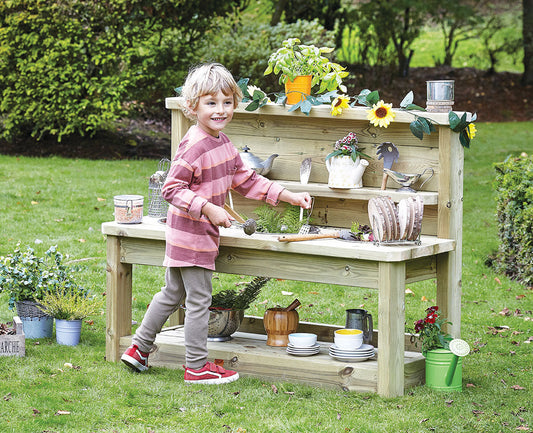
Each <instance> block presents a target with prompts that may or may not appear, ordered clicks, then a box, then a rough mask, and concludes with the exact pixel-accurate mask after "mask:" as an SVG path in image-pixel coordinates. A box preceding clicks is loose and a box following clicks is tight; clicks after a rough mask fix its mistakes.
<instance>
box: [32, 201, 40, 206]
mask: <svg viewBox="0 0 533 433" xmlns="http://www.w3.org/2000/svg"><path fill="white" fill-rule="evenodd" d="M31 204H32V205H34V206H35V205H36V204H39V202H38V201H34V200H32V201H31Z"/></svg>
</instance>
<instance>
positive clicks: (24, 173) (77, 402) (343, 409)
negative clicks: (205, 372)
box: [0, 122, 533, 433]
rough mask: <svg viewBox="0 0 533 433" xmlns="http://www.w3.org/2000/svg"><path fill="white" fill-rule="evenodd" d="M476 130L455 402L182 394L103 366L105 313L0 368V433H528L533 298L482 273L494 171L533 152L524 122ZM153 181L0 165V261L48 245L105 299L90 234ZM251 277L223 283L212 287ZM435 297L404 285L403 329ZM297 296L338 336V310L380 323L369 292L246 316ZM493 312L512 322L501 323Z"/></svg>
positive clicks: (532, 413)
mask: <svg viewBox="0 0 533 433" xmlns="http://www.w3.org/2000/svg"><path fill="white" fill-rule="evenodd" d="M477 128H478V134H477V136H476V138H475V139H474V140H473V142H472V145H471V148H470V149H468V150H466V151H465V185H464V230H463V263H464V265H463V298H462V337H463V338H464V339H465V340H467V341H468V342H469V344H470V346H471V348H472V349H473V350H472V353H471V354H470V355H469V356H467V357H466V358H464V365H463V391H462V392H460V393H459V392H456V393H442V392H435V391H431V390H429V389H427V388H426V387H424V386H421V387H416V388H413V389H411V390H409V391H408V393H407V394H406V395H405V396H403V397H398V398H391V399H387V398H382V397H379V396H377V395H374V394H361V393H355V392H352V393H346V392H343V391H341V390H324V389H315V388H312V387H309V386H303V385H295V384H287V383H282V382H275V383H272V382H265V381H262V380H258V379H250V378H244V379H240V380H238V381H237V382H234V383H232V384H228V385H224V386H219V387H208V386H188V385H185V384H184V382H183V373H182V372H181V371H180V370H170V369H164V368H152V369H151V370H150V371H148V372H147V373H146V374H134V373H131V372H130V371H128V370H127V369H126V368H125V367H124V366H123V365H121V364H114V363H108V362H105V360H104V354H105V317H104V315H102V316H99V317H95V318H94V323H92V324H90V323H87V322H85V323H84V325H83V329H82V336H81V343H80V345H78V346H76V347H64V346H58V345H57V344H56V343H55V341H54V340H53V339H42V340H29V341H27V343H26V357H25V358H21V359H19V358H12V357H3V358H0V419H1V421H0V431H1V432H16V433H24V432H44V431H47V432H93V431H94V432H121V433H122V432H158V433H159V432H176V431H184V432H238V431H240V432H244V431H247V432H318V431H327V432H345V431H352V432H427V431H436V432H500V431H501V432H507V431H509V432H511V431H512V432H514V431H518V430H520V431H533V407H532V405H531V401H533V381H532V375H533V372H532V364H533V356H532V350H531V344H526V343H525V341H526V340H527V339H528V338H529V337H530V336H532V335H533V321H532V320H531V319H532V316H533V313H532V312H531V310H532V309H533V302H532V301H531V300H532V298H533V292H532V291H531V290H530V289H528V288H526V287H524V286H521V285H519V284H518V283H516V282H513V281H510V280H508V279H507V278H505V277H504V276H502V275H497V274H495V273H494V272H493V271H492V270H491V269H488V268H486V267H485V265H484V261H485V258H486V257H487V255H488V254H490V253H491V252H492V251H494V250H495V249H496V247H497V245H498V239H497V226H496V219H495V201H494V192H493V188H492V181H493V178H494V168H493V163H496V162H500V161H502V160H503V159H505V157H506V156H507V155H510V154H512V155H518V154H519V153H520V152H522V151H526V152H528V153H530V152H532V151H533V148H532V145H531V142H532V134H533V122H526V123H501V124H478V125H477ZM156 169H157V161H152V160H144V161H89V160H75V159H62V158H43V159H40V158H16V157H7V156H0V200H1V203H2V211H1V215H2V220H1V221H2V222H1V227H2V230H0V255H4V254H7V253H9V252H10V251H11V250H12V249H13V248H14V247H15V245H16V244H17V243H18V242H21V243H22V245H23V246H25V245H31V246H32V247H34V248H35V249H36V250H37V251H39V252H44V251H45V250H46V249H47V248H48V247H49V246H50V245H55V244H57V245H58V246H59V249H60V250H61V251H63V252H64V253H68V254H69V255H70V256H71V257H70V258H71V259H73V260H79V262H78V264H79V265H81V266H82V271H81V275H80V280H81V281H82V282H83V284H85V285H86V286H88V287H90V288H91V289H92V290H94V291H95V292H96V293H103V292H104V291H105V267H106V260H105V238H104V236H103V235H102V234H101V233H100V224H101V223H102V222H104V221H109V220H112V219H113V200H112V198H113V196H114V195H118V194H126V193H127V194H142V195H144V196H145V197H147V196H148V178H149V176H150V175H151V174H152V173H153V172H154V171H155V170H156ZM36 241H37V243H36ZM163 272H164V271H163V269H162V268H151V267H146V266H139V267H136V269H135V272H134V293H133V296H134V300H133V317H134V320H137V321H140V320H141V319H142V317H143V314H144V311H145V309H146V305H147V304H148V303H149V302H150V300H151V297H152V295H153V293H155V292H156V291H157V290H158V289H159V287H160V286H161V285H162V282H163ZM248 279H249V277H241V276H238V275H236V276H226V275H220V276H219V278H218V279H217V280H215V287H216V288H219V287H220V288H223V287H229V286H231V285H233V284H234V283H235V282H239V281H241V280H248ZM434 286H435V284H434V282H433V281H426V282H421V283H416V284H412V285H410V286H409V288H410V289H411V290H412V291H413V295H408V296H406V322H407V326H410V325H411V324H412V322H413V321H414V320H415V319H417V318H420V317H421V316H422V315H423V313H424V309H425V308H427V307H428V306H430V305H431V303H432V300H434V298H435V287H434ZM283 292H292V295H284V294H283ZM520 295H525V297H524V298H522V297H521V296H520ZM295 297H298V299H300V301H302V304H303V306H302V307H301V309H300V317H301V320H311V321H320V322H325V323H332V324H343V322H344V320H345V311H344V310H345V309H346V308H351V307H358V306H361V305H364V307H365V308H366V309H368V310H370V312H371V313H372V314H373V316H374V318H375V320H376V321H377V292H376V291H373V290H370V289H358V288H346V287H340V286H330V285H317V284H310V283H303V282H289V281H271V282H270V283H269V284H268V285H267V286H266V287H265V288H264V289H263V291H262V293H261V296H260V297H259V299H258V300H257V301H256V302H255V303H254V304H253V306H252V307H251V308H250V310H249V311H248V313H250V314H256V315H262V314H263V312H264V310H265V309H266V308H268V307H269V306H274V305H276V304H280V305H288V303H289V302H290V301H292V300H293V299H294V298H295ZM424 299H428V300H427V301H425V300H424ZM265 301H266V303H265ZM504 308H507V309H508V310H509V311H510V312H511V314H510V315H502V314H500V312H501V311H503V310H504ZM513 312H514V313H513ZM12 315H13V313H12V312H10V311H9V310H8V308H7V296H6V295H5V294H0V322H6V321H8V320H11V318H12ZM375 326H376V325H375ZM497 327H500V328H497ZM506 327H508V328H506ZM65 363H70V364H72V366H73V368H71V367H70V366H68V364H67V365H65ZM521 388H524V389H521ZM276 391H277V392H276ZM61 411H63V412H61ZM62 413H63V414H62Z"/></svg>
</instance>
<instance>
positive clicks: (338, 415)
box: [337, 412, 342, 420]
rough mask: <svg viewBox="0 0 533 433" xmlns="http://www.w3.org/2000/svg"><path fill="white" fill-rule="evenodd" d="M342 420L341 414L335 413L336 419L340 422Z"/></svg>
mask: <svg viewBox="0 0 533 433" xmlns="http://www.w3.org/2000/svg"><path fill="white" fill-rule="evenodd" d="M341 418H342V416H341V413H340V412H337V419H338V420H340V419H341Z"/></svg>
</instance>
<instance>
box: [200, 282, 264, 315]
mask: <svg viewBox="0 0 533 433" xmlns="http://www.w3.org/2000/svg"><path fill="white" fill-rule="evenodd" d="M269 281H270V278H268V277H255V278H254V279H253V280H252V281H250V282H249V283H248V284H247V285H246V286H245V287H244V289H242V290H240V291H236V290H231V289H226V290H222V291H220V292H218V293H215V294H213V297H212V300H211V307H209V308H211V309H219V310H246V309H247V308H248V307H249V306H250V305H251V303H252V302H254V301H255V300H256V299H257V297H258V296H259V293H260V292H261V289H262V288H263V286H264V285H265V284H266V283H268V282H269Z"/></svg>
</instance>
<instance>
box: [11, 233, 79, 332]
mask: <svg viewBox="0 0 533 433" xmlns="http://www.w3.org/2000/svg"><path fill="white" fill-rule="evenodd" d="M63 258H64V256H63V254H61V253H60V252H59V251H58V250H57V246H52V247H50V248H49V249H48V250H47V251H46V252H45V254H44V256H38V255H37V254H36V252H35V250H33V248H31V247H28V248H27V249H26V251H23V250H22V249H21V248H20V243H19V244H17V246H16V248H15V250H14V251H13V252H12V253H10V254H8V255H7V256H2V257H0V292H2V291H6V292H8V293H9V309H10V310H12V309H13V308H15V306H16V308H17V313H18V316H20V318H21V320H22V322H23V324H24V325H23V326H24V333H25V334H26V338H43V337H51V336H52V331H53V318H52V317H51V316H49V315H47V314H45V313H44V312H43V311H42V310H41V309H40V308H38V303H39V302H40V301H41V300H42V299H43V298H44V296H45V295H46V294H47V293H49V292H54V291H56V290H57V289H58V288H59V287H66V288H69V289H70V288H75V287H77V284H76V282H75V280H74V277H73V273H74V272H75V269H74V268H70V267H67V266H65V265H64V264H63Z"/></svg>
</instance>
